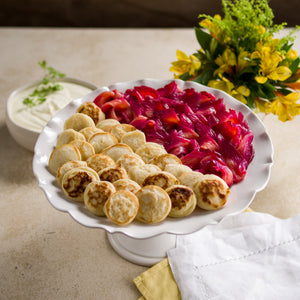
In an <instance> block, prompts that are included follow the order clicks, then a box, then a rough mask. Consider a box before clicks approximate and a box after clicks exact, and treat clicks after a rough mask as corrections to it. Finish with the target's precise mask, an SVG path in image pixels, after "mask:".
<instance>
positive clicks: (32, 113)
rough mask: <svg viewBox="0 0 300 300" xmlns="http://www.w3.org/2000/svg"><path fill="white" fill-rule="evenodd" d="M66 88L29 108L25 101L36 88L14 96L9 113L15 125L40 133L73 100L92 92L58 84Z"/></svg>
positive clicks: (76, 85)
mask: <svg viewBox="0 0 300 300" xmlns="http://www.w3.org/2000/svg"><path fill="white" fill-rule="evenodd" d="M58 83H59V84H60V85H62V86H63V87H64V88H63V89H62V90H60V91H56V92H54V93H52V94H50V95H49V96H47V100H46V101H45V102H43V103H42V104H38V105H36V106H34V107H29V106H27V105H25V104H23V100H24V99H25V98H26V97H27V96H28V95H30V94H31V93H32V92H33V91H34V89H35V88H36V86H33V87H31V88H28V89H25V90H22V91H20V92H18V93H16V94H15V95H14V97H13V98H12V99H11V101H10V103H11V104H10V107H9V112H10V116H11V118H12V119H13V121H14V122H15V123H17V124H18V125H20V126H22V127H25V128H27V129H30V130H34V131H37V132H40V131H41V130H42V129H43V127H44V126H45V125H46V124H47V123H48V121H49V120H50V119H51V118H52V117H53V116H54V115H55V113H56V112H58V111H59V110H60V109H62V108H63V107H64V106H66V105H67V104H68V103H70V102H71V101H72V100H75V99H77V98H80V97H82V96H84V95H87V94H89V93H90V92H91V91H92V90H91V89H89V88H87V87H84V86H82V85H78V84H75V83H69V82H58Z"/></svg>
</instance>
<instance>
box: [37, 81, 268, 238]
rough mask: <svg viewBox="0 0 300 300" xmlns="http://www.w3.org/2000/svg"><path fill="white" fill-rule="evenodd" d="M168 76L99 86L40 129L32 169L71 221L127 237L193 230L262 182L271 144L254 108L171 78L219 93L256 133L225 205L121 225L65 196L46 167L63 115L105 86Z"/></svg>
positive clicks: (242, 204)
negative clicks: (251, 154) (248, 159)
mask: <svg viewBox="0 0 300 300" xmlns="http://www.w3.org/2000/svg"><path fill="white" fill-rule="evenodd" d="M170 81H171V80H156V79H143V80H138V81H131V82H122V83H116V84H114V85H111V86H109V87H102V88H99V89H97V90H95V91H94V92H92V93H90V94H88V95H87V96H85V97H82V98H81V99H77V100H74V101H72V102H71V103H70V104H69V105H67V106H66V107H65V108H63V109H62V110H61V111H59V112H58V113H57V114H56V115H55V116H54V117H53V118H52V119H51V121H50V122H49V123H48V124H47V125H46V126H45V128H44V129H43V131H42V133H41V134H40V136H39V139H38V141H37V143H36V146H35V155H34V159H33V171H34V174H35V176H36V177H37V179H38V182H39V186H40V188H41V189H42V190H43V191H44V192H45V195H46V197H47V198H48V200H49V201H50V203H51V204H52V205H53V206H54V207H55V208H56V209H58V210H60V211H63V212H67V213H69V214H70V215H71V216H72V217H73V218H74V220H76V221H77V222H79V223H80V224H82V225H85V226H87V227H93V228H102V229H104V230H106V231H107V232H109V233H123V234H125V235H126V236H128V237H132V238H136V239H145V238H150V237H154V236H157V235H159V234H162V233H170V234H188V233H192V232H195V231H197V230H199V229H200V228H202V227H203V226H205V225H207V224H211V223H215V222H218V221H220V220H221V219H222V218H223V217H225V216H228V215H233V214H237V213H239V212H241V211H243V210H244V209H246V208H247V207H248V206H249V205H250V203H251V202H252V200H253V198H254V196H255V194H256V192H258V191H260V190H262V189H263V188H264V187H265V186H266V184H267V182H268V180H269V177H270V168H271V165H272V162H273V159H272V158H273V146H272V142H271V140H270V137H269V136H268V134H267V132H266V130H265V127H264V125H263V124H262V122H261V121H260V119H259V118H258V117H257V115H256V114H255V113H254V112H253V111H252V110H250V109H249V108H248V107H247V106H246V105H244V104H242V103H241V102H239V101H237V100H236V99H234V98H233V97H231V96H229V95H228V94H226V93H224V92H222V91H219V90H216V89H212V88H208V87H207V86H203V85H200V84H198V83H195V82H190V81H188V82H186V81H181V80H175V81H176V82H177V83H178V85H179V87H180V88H182V89H185V88H194V89H195V90H196V91H207V92H209V93H212V94H213V95H215V96H216V97H217V98H223V99H224V103H225V105H226V107H227V108H232V109H235V110H237V111H240V112H242V113H243V115H244V117H245V119H246V120H247V122H248V124H249V127H250V129H251V130H252V132H253V134H254V140H253V144H254V149H255V156H254V159H253V161H252V162H251V163H250V165H249V167H248V171H247V175H246V177H245V178H244V180H243V181H241V182H239V183H238V184H235V185H233V186H232V187H231V193H230V195H229V199H228V203H227V204H226V206H225V207H224V208H222V209H220V210H216V211H202V210H200V209H199V210H198V209H197V210H195V212H194V213H192V214H191V215H190V216H188V217H186V218H167V219H166V220H164V221H163V222H161V223H159V224H154V225H149V224H142V223H139V222H133V223H131V224H130V225H128V226H125V227H121V226H118V225H115V224H112V222H110V221H109V220H107V219H106V218H104V217H96V216H94V215H92V214H91V213H89V212H88V211H87V210H86V209H85V208H84V205H82V203H77V202H74V201H72V200H69V199H68V198H66V196H65V195H64V194H63V192H62V190H61V188H60V187H59V185H58V184H57V182H56V179H55V177H54V176H53V175H52V174H51V173H50V171H49V169H48V160H49V157H50V155H51V152H52V151H53V149H54V147H55V144H56V139H57V137H58V136H59V134H60V133H61V132H62V131H63V125H64V122H65V120H66V119H67V118H68V117H70V116H71V115H72V114H74V113H75V111H76V109H77V107H79V106H80V105H81V104H82V103H84V102H87V101H93V99H95V97H96V96H97V95H99V94H100V93H101V92H103V91H107V90H114V89H117V90H120V91H121V92H125V90H126V89H128V88H133V87H134V86H139V85H148V86H151V87H153V88H160V87H163V86H164V85H166V84H168V83H169V82H170Z"/></svg>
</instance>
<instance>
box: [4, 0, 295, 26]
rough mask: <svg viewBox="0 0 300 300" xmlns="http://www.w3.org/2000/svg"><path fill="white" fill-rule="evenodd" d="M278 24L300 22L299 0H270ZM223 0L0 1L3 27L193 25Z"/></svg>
mask: <svg viewBox="0 0 300 300" xmlns="http://www.w3.org/2000/svg"><path fill="white" fill-rule="evenodd" d="M269 3H270V6H271V8H272V9H273V11H274V15H275V19H274V22H275V23H281V22H283V21H286V22H288V25H289V26H294V25H296V24H300V17H299V15H300V0H269ZM221 7H222V6H221V0H147V1H145V0H0V26H62V27H193V26H196V25H197V24H198V20H197V16H198V14H199V13H206V14H212V15H213V14H216V13H221Z"/></svg>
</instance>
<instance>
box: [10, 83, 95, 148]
mask: <svg viewBox="0 0 300 300" xmlns="http://www.w3.org/2000/svg"><path fill="white" fill-rule="evenodd" d="M60 82H69V83H73V84H76V85H80V86H83V87H86V88H89V89H91V91H93V90H95V89H97V86H95V85H93V84H92V83H89V82H86V81H82V80H79V79H75V78H70V77H65V78H62V79H60ZM38 83H39V82H38V81H36V82H33V83H30V84H27V85H24V86H22V87H20V88H18V89H16V90H14V91H13V92H12V93H11V94H10V96H9V97H8V100H7V104H6V118H5V120H6V125H7V127H8V131H9V133H10V134H11V136H12V137H13V138H14V140H15V141H16V142H17V143H18V144H19V145H21V146H23V147H24V148H26V149H28V150H30V151H34V146H35V143H36V141H37V139H38V136H39V134H40V133H41V130H39V131H37V130H31V129H28V128H25V127H23V126H22V125H20V124H18V123H16V122H15V121H14V119H13V118H12V115H11V103H12V99H13V98H14V97H15V95H16V94H18V93H20V92H22V91H24V90H26V89H28V88H32V87H34V86H36V85H38Z"/></svg>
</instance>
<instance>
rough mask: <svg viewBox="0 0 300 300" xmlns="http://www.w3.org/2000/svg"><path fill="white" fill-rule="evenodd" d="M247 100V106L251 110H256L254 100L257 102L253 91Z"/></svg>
mask: <svg viewBox="0 0 300 300" xmlns="http://www.w3.org/2000/svg"><path fill="white" fill-rule="evenodd" d="M246 98H247V105H248V106H249V107H250V108H254V107H255V105H254V100H255V93H254V92H253V91H252V92H251V93H250V95H249V96H248V97H246Z"/></svg>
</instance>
